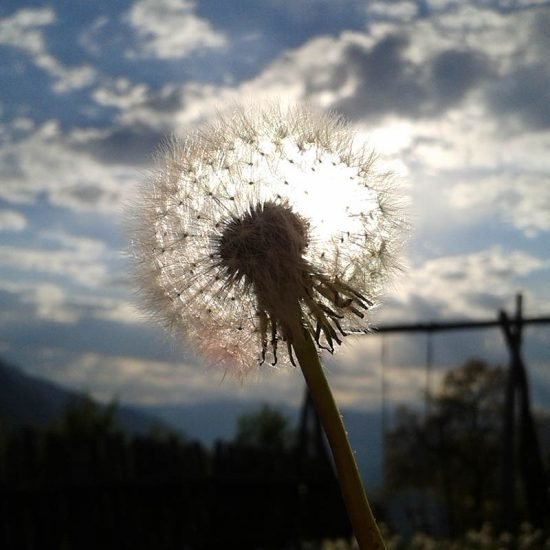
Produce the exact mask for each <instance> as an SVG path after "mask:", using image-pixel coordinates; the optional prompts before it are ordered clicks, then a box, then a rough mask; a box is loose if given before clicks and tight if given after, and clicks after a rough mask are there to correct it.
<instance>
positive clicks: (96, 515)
mask: <svg viewBox="0 0 550 550" xmlns="http://www.w3.org/2000/svg"><path fill="white" fill-rule="evenodd" d="M349 535H350V527H349V524H348V521H347V517H346V514H345V511H344V507H343V504H342V501H341V497H340V492H339V488H338V485H337V482H336V480H335V477H334V475H333V472H332V469H331V466H330V464H329V463H328V462H327V460H326V459H323V457H317V458H311V457H304V456H301V455H299V454H297V453H296V452H290V451H289V452H282V451H281V452H275V453H274V452H266V451H263V450H262V449H257V448H243V447H238V446H235V445H231V444H222V443H219V444H217V445H216V446H215V448H214V449H213V450H206V449H205V448H203V447H202V446H201V445H200V444H198V443H182V442H180V441H177V440H175V439H166V440H155V439H148V438H134V439H131V440H129V439H126V438H125V437H124V436H122V435H119V434H103V435H100V436H95V437H84V436H75V435H70V436H69V435H60V434H58V433H49V432H48V433H43V432H37V431H33V430H30V429H25V430H21V431H18V432H15V433H12V434H8V435H7V436H5V437H4V438H3V441H2V444H1V448H0V548H2V549H6V550H10V549H14V550H15V549H17V550H19V549H21V550H37V549H43V548H58V549H60V550H73V549H78V550H81V549H83V550H86V549H92V548H93V549H94V550H96V549H109V548H113V549H115V548H116V549H117V550H123V549H132V550H137V549H142V548H143V549H151V550H162V549H172V548H174V549H175V548H177V549H186V548H189V549H208V548H240V549H247V548H266V549H267V548H297V547H298V546H299V543H300V542H303V541H315V540H320V539H323V538H339V537H349Z"/></svg>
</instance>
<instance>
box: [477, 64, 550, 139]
mask: <svg viewBox="0 0 550 550" xmlns="http://www.w3.org/2000/svg"><path fill="white" fill-rule="evenodd" d="M487 102H488V105H489V107H490V108H491V109H492V110H493V112H494V113H495V114H497V115H506V116H508V117H512V118H515V119H516V120H519V121H520V122H522V123H523V125H525V126H527V127H529V128H531V129H534V130H543V129H547V128H550V69H549V67H548V64H547V63H544V64H543V63H541V64H533V65H527V66H522V67H518V68H517V69H516V70H514V71H512V72H511V73H510V74H508V75H507V76H506V77H504V78H502V79H501V80H499V81H497V82H496V83H494V85H493V86H491V87H490V88H489V90H488V93H487Z"/></svg>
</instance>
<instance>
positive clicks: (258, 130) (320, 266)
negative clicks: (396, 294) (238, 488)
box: [135, 108, 400, 373]
mask: <svg viewBox="0 0 550 550" xmlns="http://www.w3.org/2000/svg"><path fill="white" fill-rule="evenodd" d="M159 167H160V169H159V171H158V172H157V174H156V177H155V179H154V181H153V185H152V189H151V188H149V189H148V190H146V191H144V196H143V205H144V206H143V208H142V215H141V216H139V223H138V224H137V228H136V232H135V235H136V239H135V243H136V252H137V256H138V259H139V272H140V274H139V276H140V285H141V287H142V288H143V290H144V291H145V292H146V295H147V297H148V298H149V300H148V301H149V306H150V308H151V310H152V311H154V312H156V313H157V314H158V315H159V316H160V317H161V319H163V320H164V321H165V322H167V323H168V324H169V326H170V327H171V328H172V329H176V330H179V331H180V332H182V333H183V335H184V337H185V338H186V340H187V341H188V342H189V343H190V344H192V345H193V346H195V347H198V349H199V350H200V351H201V352H202V354H203V355H204V356H205V357H206V358H207V360H208V362H211V363H219V364H220V363H221V364H223V365H225V366H226V367H230V368H231V369H232V370H234V371H235V370H236V371H237V372H238V373H244V372H246V371H248V370H250V369H251V368H252V367H253V366H255V365H257V364H263V363H265V362H269V363H271V364H276V363H282V364H285V363H288V362H293V359H292V351H291V344H292V336H291V330H290V328H289V323H290V321H289V317H288V316H289V311H290V310H291V309H292V308H293V307H294V306H293V304H299V305H300V308H301V311H302V313H303V323H304V325H305V326H306V328H307V329H308V330H309V331H310V332H311V334H312V336H313V337H314V338H315V341H316V342H317V345H318V346H319V347H320V348H324V349H328V350H329V351H333V350H334V346H335V345H336V344H339V343H341V339H342V337H343V336H345V334H346V332H345V331H346V328H347V327H349V326H362V327H364V328H367V327H368V320H367V316H366V312H367V310H368V309H369V308H370V307H372V306H373V304H374V303H375V301H376V299H377V297H378V294H379V292H380V288H381V285H382V283H383V282H384V280H385V278H386V275H387V273H388V268H391V267H392V265H393V260H392V258H393V255H394V250H393V249H394V240H395V237H396V235H397V230H398V228H399V225H400V220H399V217H398V216H396V210H395V207H394V205H393V204H392V202H391V195H390V194H389V193H388V183H387V180H386V179H385V178H384V177H381V176H377V175H376V173H375V172H374V171H373V169H372V155H370V154H369V153H367V152H365V151H363V150H361V149H358V148H356V147H355V146H354V143H353V134H352V133H351V131H350V130H349V128H348V127H347V126H346V125H344V124H343V123H342V122H341V121H340V120H339V119H338V118H336V117H333V116H326V115H320V114H316V113H313V112H311V111H309V110H306V109H302V108H296V109H294V110H288V111H285V112H282V110H280V109H277V108H270V109H267V110H263V111H258V112H254V113H252V114H250V115H248V114H245V113H244V111H242V110H237V111H236V112H235V113H234V114H233V115H232V116H230V117H227V118H220V119H219V120H218V121H217V122H216V123H215V124H213V125H210V126H208V127H206V128H204V129H203V130H202V131H200V132H199V133H198V134H197V135H194V136H191V137H189V138H188V139H187V140H186V141H185V142H183V143H181V142H178V141H174V142H173V143H172V144H170V146H169V147H168V148H166V150H165V152H164V154H163V155H162V156H161V157H160V163H159ZM281 342H284V343H285V344H286V348H287V351H288V353H284V354H282V353H279V347H280V345H279V344H280V343H281ZM235 367H236V368H235Z"/></svg>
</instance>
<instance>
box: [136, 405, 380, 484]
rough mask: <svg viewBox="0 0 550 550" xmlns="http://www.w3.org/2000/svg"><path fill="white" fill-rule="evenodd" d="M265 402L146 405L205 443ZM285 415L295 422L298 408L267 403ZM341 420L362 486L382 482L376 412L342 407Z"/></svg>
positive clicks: (229, 435)
mask: <svg viewBox="0 0 550 550" xmlns="http://www.w3.org/2000/svg"><path fill="white" fill-rule="evenodd" d="M263 404H264V403H262V402H260V401H257V402H254V401H246V400H229V399H228V400H222V401H206V402H201V403H194V404H185V403H181V404H176V405H156V406H149V407H147V409H146V410H147V411H150V412H151V413H152V414H153V415H154V416H157V417H159V418H162V419H163V420H164V421H166V422H167V423H169V424H170V425H171V426H173V427H175V428H176V429H179V430H181V431H182V432H184V433H185V434H186V435H187V436H188V437H190V438H191V439H199V440H200V441H202V442H203V443H205V444H207V445H211V444H212V443H214V441H216V440H229V439H233V437H234V436H235V429H236V425H237V419H238V418H239V416H241V415H243V414H246V413H250V412H255V411H258V410H260V408H261V407H262V405H263ZM269 404H270V405H271V406H273V407H275V408H276V409H277V410H279V411H280V412H281V413H282V414H284V415H285V416H287V417H288V418H289V420H290V422H291V425H292V426H296V425H297V424H298V419H299V414H300V411H299V410H298V409H295V408H292V407H289V406H288V405H285V404H283V403H279V404H277V403H269ZM342 413H343V416H344V422H345V424H346V428H347V431H348V434H349V438H350V440H351V444H352V447H353V449H354V451H355V455H356V458H357V462H358V465H359V469H360V471H361V472H362V473H363V475H364V481H365V485H367V486H368V487H371V488H375V487H379V486H380V485H381V483H382V435H381V434H382V431H381V419H380V413H379V412H378V411H369V412H364V411H358V410H354V409H347V410H346V409H344V410H343V411H342Z"/></svg>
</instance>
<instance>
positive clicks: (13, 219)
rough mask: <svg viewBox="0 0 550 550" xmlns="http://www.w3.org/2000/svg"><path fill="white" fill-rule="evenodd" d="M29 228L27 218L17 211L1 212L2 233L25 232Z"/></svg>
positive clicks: (0, 225) (0, 230)
mask: <svg viewBox="0 0 550 550" xmlns="http://www.w3.org/2000/svg"><path fill="white" fill-rule="evenodd" d="M25 227H27V219H26V218H25V216H23V215H22V214H20V213H19V212H17V211H15V210H0V233H1V232H3V231H14V232H17V231H23V229H25Z"/></svg>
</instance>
